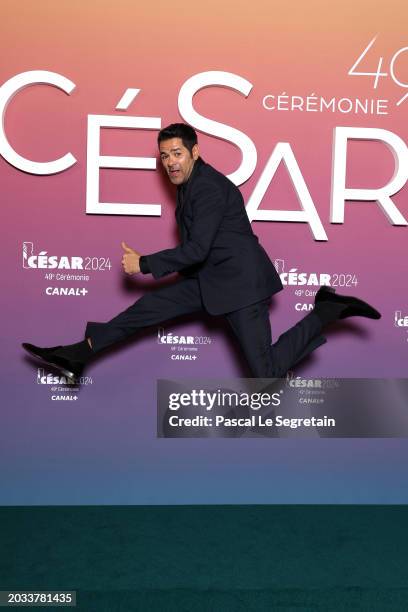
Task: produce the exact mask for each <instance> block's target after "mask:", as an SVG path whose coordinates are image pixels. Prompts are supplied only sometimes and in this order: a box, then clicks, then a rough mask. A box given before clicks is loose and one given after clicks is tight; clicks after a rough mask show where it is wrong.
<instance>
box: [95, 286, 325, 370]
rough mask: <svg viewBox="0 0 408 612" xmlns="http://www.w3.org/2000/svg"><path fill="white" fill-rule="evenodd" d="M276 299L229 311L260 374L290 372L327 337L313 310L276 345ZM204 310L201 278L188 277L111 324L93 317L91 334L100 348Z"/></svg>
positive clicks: (143, 300)
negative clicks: (271, 315) (271, 311)
mask: <svg viewBox="0 0 408 612" xmlns="http://www.w3.org/2000/svg"><path fill="white" fill-rule="evenodd" d="M269 304H270V299H269V298H268V299H267V300H263V301H261V302H257V303H255V304H251V305H250V306H247V307H245V308H241V309H240V310H235V311H233V312H229V313H226V314H225V315H224V316H225V317H226V319H227V321H228V322H229V324H230V325H231V327H232V330H233V332H234V334H235V335H236V337H237V339H238V342H239V344H240V346H241V349H242V350H243V352H244V355H245V357H246V359H247V362H248V364H249V367H250V370H251V372H252V376H253V377H254V378H278V377H282V376H285V375H286V373H287V371H288V370H290V368H291V367H293V366H294V365H295V364H296V363H297V362H298V361H300V360H301V359H303V358H304V357H306V356H307V355H308V354H309V353H310V352H311V351H313V350H314V349H316V348H317V347H318V346H320V345H321V344H324V342H326V339H325V338H324V337H323V336H322V335H321V330H322V324H321V322H320V319H319V318H318V317H317V316H316V315H315V314H314V313H313V312H310V313H309V314H307V315H306V316H305V317H304V318H303V319H301V320H300V321H299V323H297V324H296V325H294V326H293V327H291V328H290V329H289V330H288V331H286V332H285V333H283V334H282V335H281V336H280V337H279V339H278V341H277V342H275V344H272V334H271V326H270V321H269ZM203 309H204V307H203V303H202V299H201V292H200V287H199V283H198V280H197V279H196V278H186V279H183V280H181V281H179V282H177V283H175V284H174V285H169V286H167V287H162V288H160V289H157V290H155V291H152V292H151V293H146V294H145V295H144V296H143V297H141V298H140V299H139V300H137V301H136V302H135V303H134V304H133V305H132V306H130V307H129V308H127V309H126V310H124V311H123V312H121V313H120V314H118V315H117V316H116V317H114V318H113V319H111V320H110V321H108V322H107V323H95V322H89V323H88V324H87V326H86V331H85V337H86V338H90V339H91V342H92V348H93V349H94V351H95V352H99V351H100V350H102V349H104V348H107V347H109V346H111V345H113V344H116V343H117V342H120V341H121V340H124V339H125V338H128V337H129V336H132V335H133V334H135V333H137V331H138V330H139V329H141V328H143V327H148V326H150V325H157V324H158V323H162V322H164V321H167V320H169V319H173V318H175V317H178V316H180V315H185V314H190V313H193V312H199V311H202V310H203Z"/></svg>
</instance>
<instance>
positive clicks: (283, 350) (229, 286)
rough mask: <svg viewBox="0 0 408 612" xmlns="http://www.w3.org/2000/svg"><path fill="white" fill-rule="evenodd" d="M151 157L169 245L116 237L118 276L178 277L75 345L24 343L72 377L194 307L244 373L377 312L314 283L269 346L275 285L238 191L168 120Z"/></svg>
mask: <svg viewBox="0 0 408 612" xmlns="http://www.w3.org/2000/svg"><path fill="white" fill-rule="evenodd" d="M158 145H159V151H160V158H161V161H162V164H163V167H164V169H165V170H166V172H167V175H168V177H169V179H170V181H171V182H172V183H173V184H174V185H177V208H176V219H177V225H178V229H179V232H180V238H181V242H180V244H179V245H178V246H176V247H174V248H171V249H165V250H163V251H158V252H157V253H153V254H151V255H143V256H142V255H141V254H140V253H138V252H137V251H136V250H134V249H132V248H130V247H128V246H127V245H126V244H125V243H122V247H123V249H124V251H125V254H124V255H123V258H122V265H123V269H124V271H125V272H126V273H127V274H136V273H139V272H141V273H142V274H152V275H153V277H154V278H155V279H158V278H161V277H163V276H166V275H167V274H171V273H172V272H179V273H180V274H181V275H182V279H180V280H179V281H177V282H175V283H173V284H172V285H168V286H166V287H162V288H160V289H157V290H156V291H153V292H151V293H148V294H146V295H144V296H143V297H141V298H140V299H139V300H137V301H136V302H135V303H134V304H133V305H132V306H130V307H129V308H128V309H127V310H125V311H124V312H121V313H120V314H118V315H117V316H116V317H114V318H113V319H112V320H111V321H108V322H107V323H88V324H87V327H86V332H85V339H84V340H82V341H81V342H78V343H76V344H70V345H65V346H54V347H49V348H41V347H38V346H34V345H33V344H27V343H24V344H23V347H24V349H25V350H26V351H27V352H29V353H30V354H31V355H34V356H35V357H39V358H40V359H42V360H43V361H45V362H46V363H47V364H49V365H52V366H54V367H55V368H57V369H58V370H60V371H61V372H62V373H63V374H64V375H65V376H68V377H69V378H70V379H72V380H73V381H78V379H79V377H80V376H81V374H82V372H83V369H84V367H85V365H86V364H87V363H88V362H89V361H90V360H91V359H92V358H93V357H94V356H95V355H97V354H98V353H100V351H102V350H103V349H105V348H107V347H109V346H112V345H113V344H116V343H118V342H120V341H122V340H124V339H125V338H128V337H129V336H132V335H133V334H135V333H137V331H138V330H139V329H141V328H143V327H147V326H150V325H157V324H158V323H162V322H163V321H166V320H169V319H173V318H174V317H177V316H180V315H185V314H188V313H192V312H198V311H200V310H203V309H204V310H206V311H207V312H208V313H210V314H212V315H221V314H222V315H224V316H225V317H226V319H227V321H228V323H229V324H230V325H231V327H232V330H233V332H234V333H235V335H236V337H237V339H238V342H239V344H240V346H241V348H242V351H243V352H244V354H245V357H246V359H247V361H248V364H249V367H250V370H251V373H252V376H254V377H261V378H277V377H282V376H284V375H285V374H286V373H287V371H288V370H289V369H291V368H292V367H293V366H294V365H295V364H296V363H297V362H298V361H300V360H301V359H303V358H304V357H306V355H308V354H309V353H310V352H311V351H313V350H314V349H316V348H317V347H318V346H320V345H321V344H323V343H324V342H326V339H325V338H324V337H323V336H322V330H323V328H324V327H326V325H328V324H329V323H332V322H334V321H336V320H338V319H344V318H346V317H352V316H361V317H368V318H371V319H379V318H380V316H381V315H380V313H379V312H378V311H377V310H375V308H373V307H372V306H370V305H369V304H367V303H366V302H363V301H362V300H359V299H358V298H354V297H347V296H340V295H336V294H335V292H334V289H332V288H330V287H321V288H320V289H319V291H318V292H317V294H316V297H315V305H314V309H313V310H312V311H311V312H310V313H309V314H307V315H306V316H305V317H304V318H303V319H302V320H301V321H299V323H297V324H296V325H294V326H293V327H292V328H290V329H289V330H288V331H286V332H285V333H283V334H282V335H281V336H280V338H279V339H278V341H277V342H276V343H275V344H272V337H271V327H270V321H269V303H270V298H271V296H272V295H273V294H274V293H277V292H278V291H280V290H281V289H282V284H281V281H280V278H279V275H278V274H277V272H276V270H275V268H274V266H273V264H272V262H271V261H270V259H269V257H268V255H267V254H266V252H265V251H264V249H263V248H262V246H261V245H260V244H259V242H258V238H257V237H256V236H255V234H254V233H253V231H252V228H251V225H250V222H249V219H248V216H247V214H246V210H245V205H244V201H243V198H242V195H241V192H240V191H239V189H238V188H237V187H236V186H235V185H234V184H233V183H232V182H231V181H230V180H229V179H228V178H227V177H225V176H224V175H223V174H221V173H220V172H218V171H217V170H215V169H214V168H213V167H212V166H210V165H209V164H206V163H205V162H204V161H203V160H202V159H201V157H200V155H199V149H198V144H197V134H196V132H195V130H194V129H193V128H192V127H190V126H189V125H186V124H183V123H175V124H172V125H169V126H168V127H166V128H164V129H162V130H161V131H160V132H159V135H158Z"/></svg>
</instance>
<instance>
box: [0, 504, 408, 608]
mask: <svg viewBox="0 0 408 612" xmlns="http://www.w3.org/2000/svg"><path fill="white" fill-rule="evenodd" d="M407 508H408V507H407V506H171V507H169V506H165V507H163V506H150V507H147V506H137V507H136V506H124V507H109V506H102V507H78V506H72V507H28V508H27V507H18V508H6V507H3V508H0V532H1V533H0V537H1V540H0V545H1V549H0V550H1V553H0V589H2V590H5V589H10V590H12V589H19V590H29V589H34V590H40V589H41V590H58V589H63V590H76V591H77V601H78V604H77V607H76V608H65V609H71V610H75V609H79V610H84V611H87V612H88V611H89V612H93V611H95V612H96V611H97V612H104V611H109V612H111V611H112V612H113V611H116V610H123V611H133V610H137V611H139V610H140V611H143V612H145V611H150V610H160V611H161V612H172V611H173V610H174V611H175V612H176V611H177V612H184V611H185V612H201V611H206V612H207V611H214V612H218V611H220V612H229V611H231V612H240V611H241V610H242V611H251V612H252V611H263V610H265V611H271V610H272V611H273V610H278V611H279V610H285V611H288V610H293V611H296V612H300V611H302V612H303V611H312V610H326V611H331V610H336V611H337V610H367V612H372V611H377V610H378V611H384V612H389V611H394V610H395V611H397V610H398V611H399V610H401V611H407V610H408V509H407ZM4 609H5V610H6V609H7V608H4ZM18 609H22V608H18ZM35 609H36V610H61V609H62V608H54V607H53V608H44V607H42V608H35Z"/></svg>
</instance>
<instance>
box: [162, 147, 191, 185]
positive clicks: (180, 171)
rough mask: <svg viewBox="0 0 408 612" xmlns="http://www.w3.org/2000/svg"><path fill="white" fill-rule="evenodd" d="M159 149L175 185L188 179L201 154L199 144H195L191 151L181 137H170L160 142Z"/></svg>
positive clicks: (165, 167)
mask: <svg viewBox="0 0 408 612" xmlns="http://www.w3.org/2000/svg"><path fill="white" fill-rule="evenodd" d="M159 150H160V159H161V161H162V164H163V166H164V169H165V170H166V172H167V174H168V176H169V179H170V180H171V182H172V183H173V185H181V184H182V183H185V182H186V181H188V179H189V178H190V174H191V171H192V169H193V166H194V162H195V161H196V159H198V156H199V152H198V145H194V147H193V150H192V153H190V151H189V150H188V149H187V147H185V146H184V145H183V141H182V139H181V138H170V139H169V140H163V141H162V142H161V143H160V145H159Z"/></svg>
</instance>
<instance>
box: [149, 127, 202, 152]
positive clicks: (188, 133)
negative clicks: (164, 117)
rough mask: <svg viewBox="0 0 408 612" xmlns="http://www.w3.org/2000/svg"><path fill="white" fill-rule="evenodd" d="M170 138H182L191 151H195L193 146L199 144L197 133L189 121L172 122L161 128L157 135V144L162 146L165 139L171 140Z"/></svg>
mask: <svg viewBox="0 0 408 612" xmlns="http://www.w3.org/2000/svg"><path fill="white" fill-rule="evenodd" d="M170 138H181V140H182V141H183V145H184V146H185V147H186V149H188V150H189V151H190V153H192V152H193V147H194V145H196V144H197V133H196V131H195V129H194V128H192V127H191V125H187V123H172V124H171V125H168V126H167V127H165V128H163V129H162V130H160V132H159V135H158V136H157V144H158V145H159V146H160V143H161V142H162V141H163V140H170Z"/></svg>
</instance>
